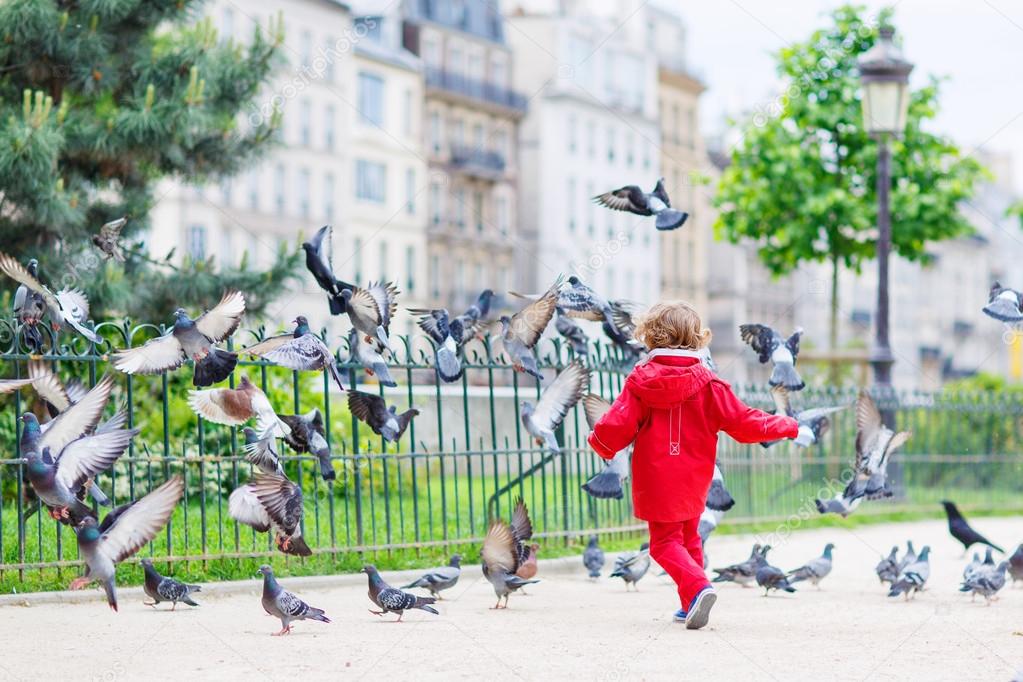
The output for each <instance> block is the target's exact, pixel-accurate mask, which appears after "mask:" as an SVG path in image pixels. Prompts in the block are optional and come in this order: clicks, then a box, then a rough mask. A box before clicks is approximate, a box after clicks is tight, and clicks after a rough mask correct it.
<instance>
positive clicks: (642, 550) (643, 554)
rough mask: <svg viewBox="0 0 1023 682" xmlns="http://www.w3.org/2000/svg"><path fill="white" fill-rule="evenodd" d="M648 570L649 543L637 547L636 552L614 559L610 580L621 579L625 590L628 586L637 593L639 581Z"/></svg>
mask: <svg viewBox="0 0 1023 682" xmlns="http://www.w3.org/2000/svg"><path fill="white" fill-rule="evenodd" d="M648 570H650V543H649V542H644V543H643V544H642V545H640V546H639V551H638V552H626V553H624V554H620V555H619V556H618V558H617V559H615V566H614V570H613V571H611V577H612V578H621V579H622V580H624V581H625V589H626V590H628V589H629V585H632V586H633V588H634V589H635V590H636V591H637V592H638V591H639V585H638V584H637V583H639V581H640V580H642V579H643V576H645V575H646V572H647V571H648Z"/></svg>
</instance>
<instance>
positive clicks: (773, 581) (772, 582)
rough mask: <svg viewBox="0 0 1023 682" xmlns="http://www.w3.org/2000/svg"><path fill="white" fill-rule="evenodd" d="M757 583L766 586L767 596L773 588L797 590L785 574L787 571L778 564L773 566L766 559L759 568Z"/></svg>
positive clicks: (765, 594) (787, 590) (789, 590)
mask: <svg viewBox="0 0 1023 682" xmlns="http://www.w3.org/2000/svg"><path fill="white" fill-rule="evenodd" d="M756 580H757V585H760V586H761V587H762V588H764V595H763V596H765V597H766V596H767V595H768V594H769V593H770V592H771V590H783V591H785V592H795V591H796V588H794V587H792V584H791V583H790V582H789V579H788V578H787V577H786V576H785V571H783V570H781V569H780V568H778V567H777V566H772V565H770V564H768V563H767V562H766V561H765V562H764V563H763V564H762V565H761V566H759V567H758V568H757V572H756Z"/></svg>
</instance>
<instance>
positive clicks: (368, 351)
mask: <svg viewBox="0 0 1023 682" xmlns="http://www.w3.org/2000/svg"><path fill="white" fill-rule="evenodd" d="M378 348H379V344H377V343H375V342H373V341H372V339H370V340H368V341H367V337H365V336H363V335H362V334H360V333H359V330H358V329H356V328H355V327H352V328H351V329H350V330H349V331H348V356H349V359H350V360H355V361H357V362H358V363H359V364H360V365H362V368H363V369H364V370H366V374H368V375H370V376H373V377H376V378H377V381H379V382H380V383H381V384H383V385H384V386H390V387H392V388H393V387H394V386H397V385H398V383H397V382H396V381H395V380H394V378H393V377H392V376H391V371H390V370H389V369H388V368H387V361H386V360H384V356H383V355H381V353H380V351H379V350H378Z"/></svg>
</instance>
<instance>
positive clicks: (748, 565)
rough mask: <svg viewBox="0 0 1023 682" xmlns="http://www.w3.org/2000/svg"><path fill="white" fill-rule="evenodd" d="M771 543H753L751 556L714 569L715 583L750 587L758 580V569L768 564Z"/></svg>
mask: <svg viewBox="0 0 1023 682" xmlns="http://www.w3.org/2000/svg"><path fill="white" fill-rule="evenodd" d="M770 549H771V546H770V545H760V544H759V543H758V544H755V545H753V550H752V551H751V552H750V555H749V558H748V559H746V561H743V562H741V563H738V564H732V565H731V566H725V567H724V568H715V569H713V570H714V572H715V573H717V575H716V576H714V578H713V579H712V580H711V582H713V583H728V582H732V583H738V584H739V585H742V586H743V587H749V586H750V585H751V584H752V583H753V581H754V580H756V576H757V569H759V568H760V567H761V566H766V565H767V552H768V551H770Z"/></svg>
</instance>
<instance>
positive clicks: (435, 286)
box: [427, 254, 440, 300]
mask: <svg viewBox="0 0 1023 682" xmlns="http://www.w3.org/2000/svg"><path fill="white" fill-rule="evenodd" d="M427 276H428V277H429V278H430V298H432V299H434V300H437V299H438V298H440V258H439V257H438V256H437V255H436V254H433V255H431V256H430V272H429V273H427Z"/></svg>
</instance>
